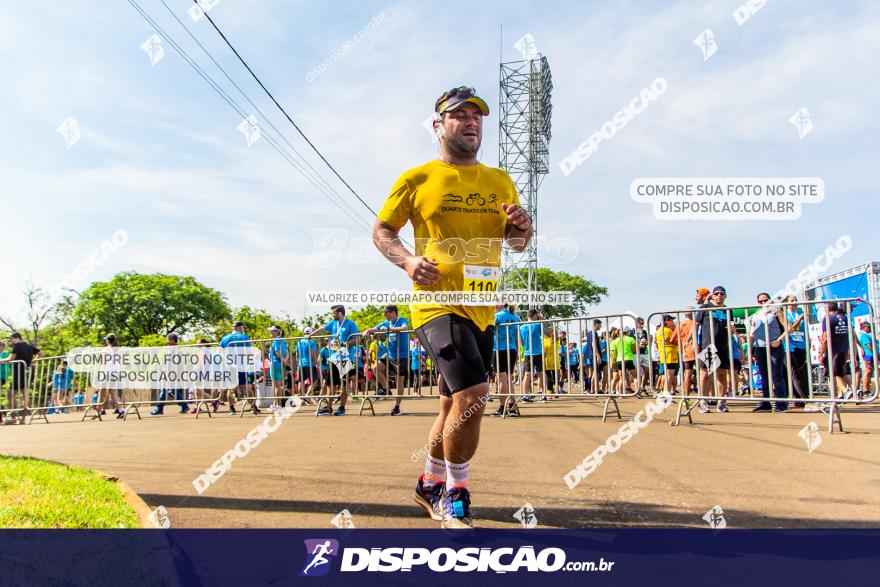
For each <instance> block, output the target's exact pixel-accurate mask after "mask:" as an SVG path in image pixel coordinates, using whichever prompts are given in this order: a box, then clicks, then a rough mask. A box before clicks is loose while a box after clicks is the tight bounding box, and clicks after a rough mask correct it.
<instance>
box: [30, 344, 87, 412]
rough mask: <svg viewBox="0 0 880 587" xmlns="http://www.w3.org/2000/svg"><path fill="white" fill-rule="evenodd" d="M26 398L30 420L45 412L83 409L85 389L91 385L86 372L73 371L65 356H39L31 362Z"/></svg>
mask: <svg viewBox="0 0 880 587" xmlns="http://www.w3.org/2000/svg"><path fill="white" fill-rule="evenodd" d="M29 383H30V384H29V387H28V398H29V401H30V407H31V421H33V419H34V418H42V419H43V420H44V421H45V422H49V418H48V415H50V414H62V413H70V412H72V411H76V410H77V409H83V408H82V406H83V405H84V404H85V403H86V400H85V391H86V390H87V389H88V386H89V385H90V382H89V378H88V376H87V375H86V374H85V373H76V372H75V371H74V370H73V369H71V368H70V367H69V366H68V364H67V357H66V356H63V355H59V356H55V357H40V358H37V359H34V360H33V361H32V362H31V368H30V382H29Z"/></svg>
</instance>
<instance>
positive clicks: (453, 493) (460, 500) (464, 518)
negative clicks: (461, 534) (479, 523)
mask: <svg viewBox="0 0 880 587" xmlns="http://www.w3.org/2000/svg"><path fill="white" fill-rule="evenodd" d="M443 527H444V528H473V527H474V525H473V523H472V522H471V492H470V491H468V490H467V489H466V488H464V487H453V488H452V489H449V488H447V489H446V491H444V493H443Z"/></svg>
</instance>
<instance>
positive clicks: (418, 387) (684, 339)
mask: <svg viewBox="0 0 880 587" xmlns="http://www.w3.org/2000/svg"><path fill="white" fill-rule="evenodd" d="M834 301H835V302H836V303H837V302H839V303H840V304H841V312H840V313H839V314H833V313H828V312H824V313H823V312H818V311H816V310H817V309H819V308H824V307H825V305H826V304H828V303H829V301H827V300H826V301H822V302H789V303H785V304H776V305H775V306H774V310H773V311H772V312H770V313H769V314H768V313H767V312H766V311H765V312H763V313H761V312H756V313H754V314H753V315H748V316H747V318H746V326H747V333H748V334H749V335H750V337H751V338H752V339H754V340H752V341H750V344H747V345H746V346H745V348H742V349H739V344H738V342H736V341H734V340H733V339H731V340H730V341H729V342H728V341H727V337H728V336H729V335H733V333H731V332H730V330H729V328H730V326H731V324H732V322H731V321H730V320H727V317H728V316H729V315H730V313H731V312H733V311H734V310H743V311H745V313H746V314H748V312H749V311H750V310H756V309H757V308H756V307H755V306H732V307H720V308H718V309H717V310H712V311H707V309H703V310H702V312H703V313H702V314H700V315H698V316H695V315H694V314H693V313H694V312H698V311H700V310H697V309H684V310H672V311H668V312H656V313H653V314H651V315H650V316H649V317H648V321H647V332H644V333H643V332H642V330H641V328H640V326H637V324H636V321H635V317H634V316H632V315H629V314H612V315H605V316H593V317H587V316H578V317H574V318H556V319H545V320H539V319H534V318H532V319H528V318H527V319H526V320H522V319H520V317H519V316H516V315H512V318H511V319H508V320H506V321H501V322H500V323H498V324H496V327H495V331H494V335H493V336H494V345H493V351H492V368H491V370H490V378H489V385H490V395H491V396H493V397H494V398H497V399H498V400H499V404H500V405H499V409H498V412H500V415H502V416H508V415H518V414H519V409H520V407H522V404H525V403H530V402H531V401H534V400H535V399H538V400H544V401H546V400H548V399H554V398H556V399H559V398H571V399H600V400H604V409H603V416H602V418H603V421H604V420H606V419H607V415H608V411H609V408H612V407H613V408H614V410H615V411H616V413H617V416H618V418H620V409H619V406H618V403H617V401H618V400H620V399H626V398H633V397H640V395H641V393H642V392H645V391H646V389H645V385H647V386H649V387H653V388H654V389H655V390H660V389H662V390H664V391H667V392H669V393H670V394H671V395H672V397H673V398H675V399H676V400H678V402H679V405H678V411H677V414H676V418H675V424H678V423H679V422H680V418H681V416H682V415H685V416H687V418H688V420H689V421H690V422H692V421H693V419H692V417H691V413H692V411H693V410H694V409H695V408H697V407H700V406H706V405H707V404H708V402H710V401H720V402H721V404H722V406H723V407H724V409H726V405H727V403H748V402H765V403H764V404H762V405H769V403H770V402H773V403H777V404H778V406H777V407H779V406H791V405H792V404H795V405H797V404H799V403H805V402H813V403H814V404H815V405H816V406H818V408H819V409H821V410H822V411H823V412H825V413H826V414H828V417H829V429H830V428H831V426H832V425H833V422H835V421H836V422H837V423H838V427H839V428H840V429H841V430H842V422H841V420H840V412H839V406H840V405H846V404H859V403H868V402H871V401H874V400H875V399H876V397H877V395H878V393H877V389H878V388H877V379H878V378H877V365H876V361H875V362H873V363H872V364H871V365H870V367H867V368H866V370H865V375H866V376H870V379H871V380H872V383H871V387H870V390H871V393H870V394H868V395H866V396H863V397H853V396H852V394H847V395H843V394H842V392H843V391H844V390H842V389H840V388H841V386H847V385H849V383H852V381H853V380H855V379H856V376H857V372H859V369H858V357H859V354H860V352H859V350H858V348H859V347H858V346H857V344H858V341H857V340H856V339H855V337H854V336H853V334H854V329H855V324H854V322H853V316H852V308H853V306H854V305H855V304H858V303H860V300H858V299H846V300H834ZM862 307H864V308H866V309H867V310H866V315H867V317H866V318H864V319H865V320H867V321H868V322H869V323H871V324H875V322H874V321H875V318H874V316H873V312H872V309H871V307H870V305H868V304H865V305H864V306H862ZM710 310H711V309H710ZM718 312H720V314H719V313H718ZM704 315H705V316H704ZM768 315H772V317H771V319H769V320H768V319H766V318H767V316H768ZM835 315H837V316H840V317H839V318H834V317H833V316H835ZM813 316H821V320H818V321H817V320H816V319H813V320H812V322H811V317H813ZM804 317H806V318H804ZM665 318H671V320H672V321H671V322H669V321H668V320H666V319H665ZM722 318H723V319H722ZM700 321H703V322H704V323H705V326H706V327H707V330H708V332H707V333H706V334H705V335H704V336H703V338H705V339H706V340H705V341H698V340H697V335H698V326H699V324H698V322H700ZM716 321H717V322H719V323H720V322H726V325H724V324H721V325H720V326H719V324H716ZM808 322H810V324H809V326H808V324H807V323H808ZM841 324H843V325H848V331H847V332H848V334H846V333H836V334H835V329H838V330H840V329H842V328H843V326H841ZM820 325H822V326H820ZM823 327H824V331H825V332H828V333H832V334H833V336H831V337H829V340H828V343H827V345H828V346H829V347H830V348H829V349H828V352H826V353H824V354H823V355H822V362H821V364H816V363H814V362H811V361H810V360H809V355H810V352H809V340H810V336H809V334H808V331H809V330H810V328H812V329H822V328H823ZM369 330H370V331H371V332H369V334H367V335H365V334H363V333H356V334H352V335H351V336H350V337H349V339H348V340H347V342H346V343H345V344H342V343H341V342H339V340H338V337H336V336H332V335H329V334H321V335H320V336H312V335H304V336H299V337H287V338H271V339H254V340H248V341H239V342H233V343H232V344H231V345H230V346H243V345H248V346H254V347H258V348H260V349H261V352H262V357H263V359H264V360H263V363H264V365H263V366H262V367H263V368H262V369H260V370H259V371H258V372H255V373H253V374H248V375H246V377H245V383H244V384H240V385H238V386H233V388H232V389H199V388H197V387H196V388H193V387H191V386H190V387H187V389H184V390H179V391H178V390H159V389H152V390H144V389H137V390H135V389H100V388H96V387H95V386H94V385H92V382H91V381H90V380H89V377H88V375H87V374H86V373H76V372H73V371H72V370H71V369H70V368H69V367H67V366H66V365H65V364H64V362H65V359H66V357H65V356H57V357H46V358H39V359H35V360H34V361H33V363H32V364H31V367H30V368H29V369H25V370H24V373H25V378H26V382H25V386H24V389H23V390H20V392H19V393H18V394H17V398H16V399H13V398H11V397H10V396H9V393H8V390H7V392H6V394H5V396H4V398H5V404H4V405H3V406H2V407H0V408H2V409H0V413H4V414H16V417H18V416H21V415H23V414H29V415H30V416H31V418H30V420H31V421H33V419H34V417H41V418H43V419H44V420H46V421H49V420H48V418H47V417H46V415H47V414H53V413H64V412H72V411H83V410H85V413H84V414H83V417H82V419H83V420H85V419H86V417H87V416H88V415H89V411H90V410H91V411H93V412H94V413H95V415H94V416H93V417H94V418H96V419H100V417H101V412H102V411H103V410H104V408H105V406H107V405H112V406H113V407H115V408H116V409H117V410H118V411H119V412H120V414H119V415H120V417H122V418H126V417H127V416H128V414H129V413H130V411H134V412H135V413H136V414H137V416H138V418H140V417H141V416H140V413H139V412H138V406H142V405H146V404H150V405H153V406H155V407H156V408H158V409H159V411H160V412H161V407H162V406H164V405H166V404H179V405H181V406H188V404H190V403H194V402H195V403H196V409H195V414H196V417H197V418H198V416H199V414H200V412H201V411H202V409H206V411H207V412H208V414H209V416H210V415H211V408H213V409H214V411H216V410H217V407H218V405H219V404H220V403H221V402H224V401H225V403H227V404H229V405H230V406H237V404H239V402H244V403H243V404H242V406H241V416H243V415H244V413H245V411H247V409H248V407H251V408H252V409H253V411H254V412H255V413H258V412H259V407H262V408H265V407H267V403H268V402H270V401H271V402H272V404H273V405H274V406H280V405H282V404H283V403H284V401H285V400H286V398H287V397H289V396H290V395H292V394H296V395H298V396H300V397H302V398H303V399H304V401H305V402H306V403H307V404H311V405H315V406H316V408H315V414H316V415H318V414H319V413H321V412H324V413H326V412H328V411H332V407H333V405H334V404H336V403H337V402H338V403H339V404H340V406H344V405H345V404H346V402H347V400H348V398H349V397H351V398H352V399H354V400H355V401H360V411H359V415H361V414H363V412H364V410H369V411H370V412H371V413H372V414H373V415H375V410H374V404H375V402H376V401H379V400H381V399H394V400H395V406H399V405H400V404H401V402H402V401H403V400H407V401H410V400H413V399H419V398H424V399H428V398H436V397H437V396H438V395H439V394H440V387H441V378H440V377H439V375H438V373H437V371H436V366H434V365H433V364H432V363H433V358H432V357H431V356H430V354H429V353H428V352H427V349H424V348H423V347H422V346H421V343H420V342H419V340H418V337H417V336H416V333H415V331H414V330H411V329H400V330H394V331H388V330H384V331H375V329H369ZM798 332H800V333H801V335H800V338H801V339H802V340H801V344H800V346H805V347H807V348H806V349H804V348H799V347H796V345H795V344H794V343H793V342H789V341H790V340H791V339H793V338H796V336H792V335H796V334H797V333H798ZM719 336H720V337H723V338H722V339H721V340H716V337H719ZM780 336H782V338H784V339H785V340H784V341H782V342H783V343H785V345H786V346H785V347H784V349H785V350H784V352H782V353H781V354H780V351H778V350H775V349H777V348H780V347H781V345H779V346H773V345H772V344H771V345H770V346H768V345H766V344H762V341H767V340H771V342H772V343H775V342H776V340H772V339H778V338H779V337H780ZM842 336H848V337H849V338H848V339H847V340H848V341H849V342H848V345H847V346H846V347H845V348H844V351H845V352H844V351H839V350H837V349H836V346H842V343H841V342H840V341H841V340H843V339H842V338H841V337H842ZM835 337H836V338H835ZM722 340H723V341H725V342H722ZM334 341H336V342H334ZM698 342H702V343H703V344H702V348H700V345H699V344H698ZM215 344H216V343H211V346H213V345H215ZM180 346H182V347H183V346H187V347H198V346H206V345H180ZM710 347H711V348H710ZM279 349H281V350H286V358H280V359H279V358H278V357H277V353H276V351H278V350H279ZM712 349H714V351H713V350H712ZM719 349H720V350H721V354H719V352H718V351H719ZM737 349H739V350H738V352H737ZM652 354H655V356H653V357H652V356H651V355H652ZM701 355H702V356H701ZM273 356H275V358H274V359H273ZM276 359H277V360H276ZM652 359H655V360H652ZM17 362H18V363H22V364H23V362H21V361H17ZM713 365H715V367H714V368H713ZM742 365H745V366H746V368H747V369H748V376H747V377H744V379H743V380H742V383H738V382H737V380H736V379H733V378H727V377H726V375H727V374H728V373H722V374H718V372H719V371H727V372H729V371H730V369H729V368H728V369H725V368H724V366H728V367H731V366H732V367H734V369H733V372H734V375H737V376H738V375H739V372H740V369H738V368H737V367H741V366H742ZM752 365H755V370H757V371H759V372H763V373H764V374H765V381H764V382H763V385H762V386H761V388H760V389H759V387H758V385H757V384H756V378H754V377H752V376H751V368H752ZM658 367H659V368H658ZM10 368H11V367H10ZM661 370H662V371H663V373H660V372H659V371H661ZM822 372H825V373H827V374H828V381H827V383H825V382H823V381H821V380H820V379H819V376H820V375H821V374H822ZM848 381H849V383H848ZM655 384H656V385H655ZM16 385H20V384H19V383H17V384H16ZM566 385H567V387H568V389H567V390H566V389H564V388H563V386H566ZM679 385H683V386H684V388H683V389H682V390H681V391H679ZM864 386H865V388H866V389H867V386H868V382H867V381H866V380H865V381H864ZM9 387H10V384H9V383H7V388H9ZM99 387H100V386H99ZM694 387H695V388H696V393H692V389H691V388H694ZM765 390H766V391H765ZM759 392H760V395H759ZM175 396H176V397H175ZM692 402H696V403H693V405H692ZM258 406H259V407H258Z"/></svg>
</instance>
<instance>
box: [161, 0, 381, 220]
mask: <svg viewBox="0 0 880 587" xmlns="http://www.w3.org/2000/svg"><path fill="white" fill-rule="evenodd" d="M159 1H160V2H161V3H162V5H163V6H164V7H165V9H166V10H167V11H168V12H169V13H170V14H171V16H172V17H174V20H176V21H177V22H178V24H180V26H181V27H182V28H183V30H185V31H186V33H187V34H188V35H189V37H190V38H191V39H192V40H193V41H194V42H195V43H196V45H198V46H199V48H200V49H201V50H202V51H203V52H204V53H205V55H207V56H208V58H209V59H210V60H211V61H212V62H213V63H214V65H215V66H217V69H219V70H220V72H221V73H222V74H223V75H224V76H225V77H226V79H227V80H229V82H230V83H231V84H232V85H233V86H234V87H235V89H236V90H238V93H239V94H241V95H242V97H243V98H244V99H245V100H247V101H248V104H250V105H251V107H252V108H254V109H255V110H256V111H257V113H258V114H259V115H260V116H262V117H263V119H264V120H265V121H266V122H267V123H268V124H269V126H270V127H271V128H272V130H274V131H275V132H276V133H278V136H279V137H281V140H283V141H284V142H285V143H286V144H287V146H288V147H290V149H291V150H292V151H293V152H294V153H295V155H296V156H297V157H299V159H300V161H301V162H302V163H304V164H305V165H306V166H307V167H308V168H309V169H310V170H311V171H312V173H314V176H315V178H317V179H318V180H319V181H320V182H321V183H322V184H323V185H324V186H325V187H326V188H327V189H328V190H330V191H332V192H333V193H334V194H335V195H336V197H338V198H339V201H340V202H341V203H343V205H345V206H346V207H347V208H348V209H349V210H350V211H351V213H352V214H354V215H355V216H358V217H359V215H358V213H357V211H356V210H355V209H354V207H352V206H351V205H350V204H349V203H348V202H347V201H346V200H345V199H344V198H343V197H342V195H341V194H339V192H337V191H336V189H335V188H333V186H331V185H330V183H329V182H327V180H325V179H324V177H323V176H322V175H321V174H320V173H318V171H317V170H316V169H315V168H314V167H312V164H311V163H309V161H308V160H307V159H306V158H305V157H303V155H302V154H301V153H300V152H299V151H298V150H297V148H296V147H294V146H293V145H292V144H291V142H290V141H289V140H287V137H286V136H285V135H284V133H282V132H281V131H280V130H278V128H277V127H276V126H275V125H274V124H273V123H272V120H271V119H270V118H269V117H268V116H266V114H265V113H264V112H263V111H262V110H260V107H259V106H257V105H256V104H254V102H253V101H252V100H251V99H250V97H249V96H248V95H247V93H246V92H245V91H244V90H242V89H241V87H240V86H239V85H238V84H237V83H236V82H235V80H233V79H232V77H230V75H229V74H228V73H227V72H226V70H225V69H224V68H223V66H222V65H220V63H218V62H217V60H216V59H214V56H213V55H211V52H210V51H208V49H206V48H205V46H204V45H202V43H201V42H200V41H199V40H198V38H196V36H195V35H194V34H193V33H192V31H190V29H189V27H187V26H186V24H185V23H184V22H183V21H182V20H180V18H179V17H178V16H177V14H176V13H175V12H174V11H173V10H172V9H171V7H170V6H168V4H167V3H166V2H165V0H159ZM303 175H305V173H303ZM363 222H364V225H365V226H370V223H369V222H367V221H366V220H364V221H363Z"/></svg>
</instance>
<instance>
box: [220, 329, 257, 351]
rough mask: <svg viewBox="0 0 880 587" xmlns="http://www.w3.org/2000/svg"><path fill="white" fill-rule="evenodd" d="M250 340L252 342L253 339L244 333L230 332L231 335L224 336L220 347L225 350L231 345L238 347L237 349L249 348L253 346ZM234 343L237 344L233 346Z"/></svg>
mask: <svg viewBox="0 0 880 587" xmlns="http://www.w3.org/2000/svg"><path fill="white" fill-rule="evenodd" d="M250 340H251V337H249V336H248V335H247V334H245V333H244V332H230V333H229V334H227V335H226V336H224V337H223V338H221V339H220V346H221V347H223V348H224V349H225V348H226V347H228V346H229V345H232V346H237V347H241V346H245V347H249V346H251V343H250ZM232 343H235V344H232Z"/></svg>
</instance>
